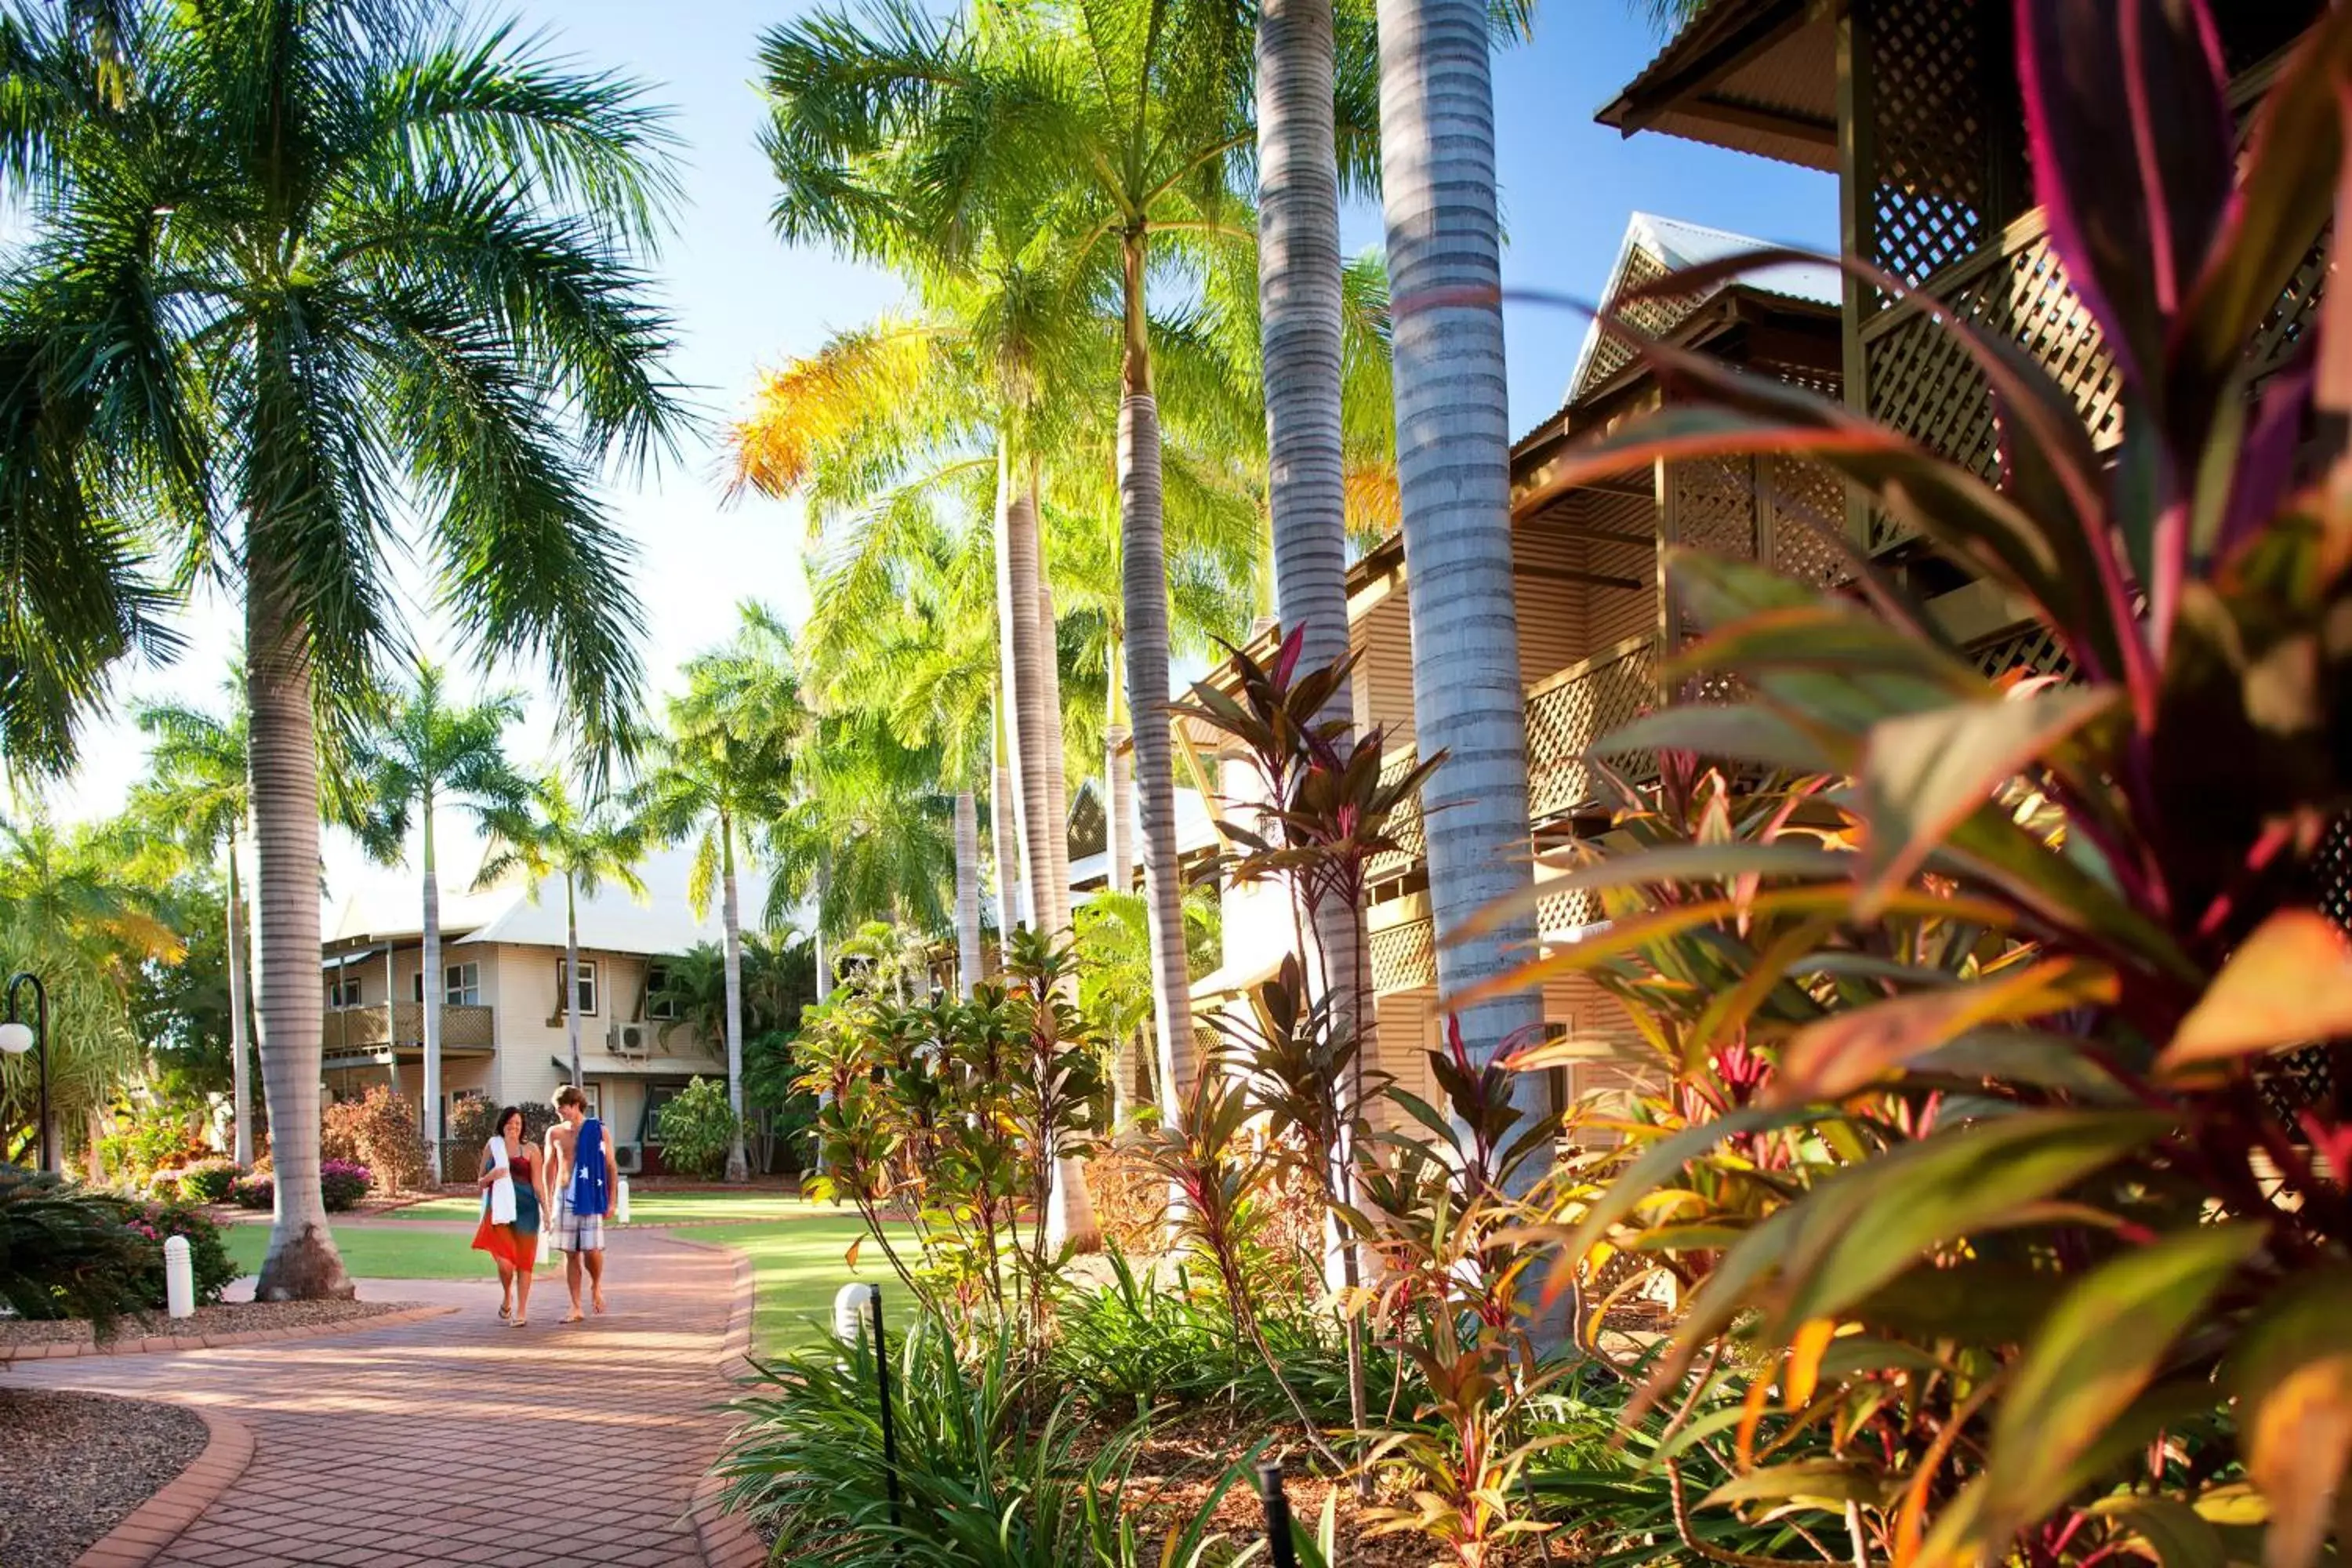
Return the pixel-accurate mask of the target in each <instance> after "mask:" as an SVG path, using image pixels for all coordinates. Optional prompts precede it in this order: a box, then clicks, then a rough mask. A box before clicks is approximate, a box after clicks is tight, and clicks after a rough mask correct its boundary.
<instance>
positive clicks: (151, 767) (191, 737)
mask: <svg viewBox="0 0 2352 1568" xmlns="http://www.w3.org/2000/svg"><path fill="white" fill-rule="evenodd" d="M134 716H135V717H136V719H137V720H138V723H139V727H140V729H142V730H143V731H146V732H147V734H148V735H149V736H150V737H151V738H152V744H151V745H150V746H149V748H148V752H147V766H148V773H149V776H148V778H147V780H146V782H145V783H143V784H141V785H139V786H138V787H137V788H136V789H134V790H133V791H132V792H131V810H132V812H133V813H134V814H136V815H137V816H140V817H141V818H142V819H143V820H144V821H146V822H147V823H148V824H150V825H151V827H152V830H153V831H154V832H156V833H158V834H162V835H164V836H168V837H171V838H172V839H173V840H174V841H175V842H177V843H178V844H179V845H180V846H181V847H183V848H184V850H186V852H187V853H188V855H189V856H190V857H191V858H194V859H196V860H198V861H210V860H212V859H213V858H215V857H220V858H225V859H226V861H227V864H228V908H227V910H226V920H227V933H228V1017H229V1026H228V1027H229V1060H230V1069H229V1095H230V1117H231V1123H232V1126H233V1128H234V1131H233V1132H232V1134H231V1137H230V1152H231V1157H232V1158H234V1159H235V1160H236V1163H238V1164H239V1165H250V1164H252V1163H253V1082H252V1070H253V1069H252V1046H251V1044H250V1042H249V1041H248V1040H247V1037H246V1018H245V1014H246V981H247V976H246V967H245V915H244V912H243V911H244V899H243V897H242V894H241V892H240V890H239V889H240V888H241V885H242V884H241V882H240V878H241V875H242V873H241V870H240V868H239V867H238V864H237V859H238V856H237V846H238V844H239V843H240V842H241V841H242V840H243V839H244V837H245V832H246V823H247V819H248V818H249V816H250V815H251V804H250V803H251V794H250V784H249V778H248V774H247V762H246V738H245V734H246V726H245V715H244V714H243V713H242V712H237V713H234V714H232V715H231V716H230V717H228V718H226V719H224V718H221V717H219V716H218V715H215V714H212V713H207V712H205V710H202V709H200V708H191V707H184V706H181V705H178V704H173V703H152V704H149V705H147V706H144V707H142V708H140V709H138V710H136V711H135V715H134Z"/></svg>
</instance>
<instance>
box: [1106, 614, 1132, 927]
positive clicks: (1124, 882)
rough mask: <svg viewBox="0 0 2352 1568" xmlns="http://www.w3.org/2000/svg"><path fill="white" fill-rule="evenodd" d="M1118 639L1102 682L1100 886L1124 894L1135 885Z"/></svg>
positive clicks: (1113, 638)
mask: <svg viewBox="0 0 2352 1568" xmlns="http://www.w3.org/2000/svg"><path fill="white" fill-rule="evenodd" d="M1118 651H1119V638H1118V634H1117V633H1116V632H1114V633H1113V634H1112V636H1111V639H1110V657H1109V658H1108V661H1107V662H1108V667H1109V668H1107V669H1106V670H1104V672H1103V673H1104V675H1105V677H1106V678H1107V679H1105V680H1104V682H1103V707H1104V709H1105V710H1106V711H1105V713H1104V716H1103V819H1104V821H1105V823H1106V824H1107V826H1106V827H1105V829H1104V833H1103V886H1104V887H1105V888H1108V889H1110V890H1111V891H1112V892H1114V893H1124V892H1127V891H1129V889H1131V888H1132V887H1133V886H1134V885H1135V849H1134V847H1133V845H1132V843H1131V840H1132V839H1133V837H1134V822H1135V799H1134V792H1135V773H1134V771H1133V768H1134V764H1133V759H1131V758H1130V757H1129V755H1128V752H1127V743H1128V728H1127V726H1126V725H1125V724H1124V723H1122V722H1121V721H1120V711H1119V706H1118V695H1119V693H1118V667H1119V657H1118Z"/></svg>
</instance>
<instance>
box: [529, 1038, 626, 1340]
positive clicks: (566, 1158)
mask: <svg viewBox="0 0 2352 1568" xmlns="http://www.w3.org/2000/svg"><path fill="white" fill-rule="evenodd" d="M555 1116H556V1121H555V1125H554V1126H552V1127H551V1128H549V1129H548V1130H547V1174H548V1185H549V1187H550V1188H551V1190H552V1191H553V1192H554V1193H555V1194H556V1199H555V1245H556V1247H558V1248H559V1249H560V1250H561V1251H562V1254H563V1279H564V1282H565V1283H566V1284H567V1285H569V1286H570V1287H571V1288H572V1315H571V1316H570V1317H567V1318H565V1319H564V1320H563V1321H565V1322H567V1323H576V1322H578V1321H580V1274H581V1270H582V1269H583V1268H585V1269H586V1270H587V1273H588V1288H589V1300H590V1301H591V1303H592V1304H593V1307H594V1308H595V1310H597V1311H598V1312H600V1313H601V1312H602V1311H604V1221H605V1220H606V1219H608V1218H610V1217H611V1216H612V1213H613V1203H614V1198H615V1196H616V1195H617V1194H618V1193H619V1191H620V1184H621V1173H620V1171H619V1169H618V1168H617V1167H616V1166H615V1164H614V1160H613V1141H612V1140H611V1139H610V1138H607V1137H606V1136H604V1122H603V1121H599V1120H598V1119H597V1118H595V1117H593V1116H591V1115H589V1114H588V1097H587V1096H586V1095H584V1094H583V1093H581V1092H580V1090H579V1089H577V1088H576V1087H574V1086H573V1085H572V1084H568V1083H567V1084H565V1085H564V1086H563V1087H562V1089H557V1090H556V1091H555Z"/></svg>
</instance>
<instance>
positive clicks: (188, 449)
mask: <svg viewBox="0 0 2352 1568" xmlns="http://www.w3.org/2000/svg"><path fill="white" fill-rule="evenodd" d="M116 10H117V11H118V12H119V13H120V21H121V27H120V28H119V29H117V28H109V29H104V30H102V31H103V32H104V33H105V35H106V40H111V41H105V40H100V41H94V39H96V38H97V33H96V32H94V31H93V30H91V29H86V28H79V27H76V26H67V25H63V24H60V23H58V21H57V20H56V19H55V18H54V16H52V14H51V12H50V9H49V7H47V6H46V5H38V4H34V3H32V0H18V3H17V4H15V5H12V6H11V7H10V11H9V15H10V16H11V18H12V21H13V23H14V25H15V28H16V33H15V41H16V45H17V46H18V47H20V48H21V49H22V50H23V51H25V53H24V54H23V55H22V56H21V57H20V58H22V59H23V60H25V61H27V62H29V64H30V66H31V67H35V68H28V69H26V71H25V72H24V73H22V78H21V79H24V80H26V81H37V82H38V83H39V84H41V89H40V90H42V91H44V92H45V93H46V94H47V101H46V102H44V103H43V104H41V105H40V106H39V107H40V110H41V112H39V113H35V114H16V113H12V114H10V115H9V116H8V117H7V119H6V128H5V132H0V135H5V147H0V166H5V167H6V168H9V169H11V170H12V171H17V172H20V174H21V176H22V177H21V178H20V179H19V180H17V181H16V183H15V185H14V186H13V187H12V189H11V191H10V193H9V194H10V195H12V196H15V197H16V198H18V199H19V200H21V201H22V202H23V204H24V205H25V206H26V209H27V210H28V214H29V218H30V229H31V237H30V239H29V241H28V242H27V244H26V246H25V247H23V249H22V259H21V262H20V264H19V265H18V266H17V267H16V268H14V270H13V274H12V276H11V277H10V278H9V279H7V280H6V285H5V290H4V291H5V294H6V295H7V296H8V297H9V298H10V299H11V300H13V302H14V305H15V309H16V312H17V315H18V320H19V321H20V323H22V324H23V325H24V326H25V327H26V330H28V331H31V332H32V333H33V335H34V336H35V337H36V338H37V341H39V342H42V343H43V344H45V345H50V350H49V356H48V358H47V361H46V363H47V365H48V366H49V367H50V369H51V370H52V372H53V374H54V376H55V379H56V381H57V382H58V385H59V386H60V388H61V389H62V390H63V392H64V393H65V394H66V395H71V396H82V397H91V398H94V399H95V402H94V405H93V407H94V409H95V410H96V412H95V413H94V414H93V415H92V416H91V417H90V418H89V420H88V421H87V423H86V426H85V427H84V430H83V435H84V437H85V439H84V440H83V442H82V443H81V444H80V445H79V447H77V448H76V454H77V455H79V456H80V457H81V459H82V463H83V464H86V465H94V464H98V463H100V462H104V463H107V464H110V465H112V467H113V470H114V471H116V472H119V473H121V474H126V475H138V474H145V475H154V476H159V477H161V478H162V479H164V480H165V481H166V482H163V483H161V484H158V485H156V486H154V487H152V493H151V496H150V500H149V505H150V507H151V509H153V510H160V511H162V512H163V513H164V518H163V521H166V522H167V523H168V524H169V525H170V527H171V528H172V529H173V531H174V533H175V536H176V538H177V539H178V540H179V541H180V542H181V545H182V549H181V557H182V559H181V561H180V563H179V567H180V569H181V570H183V571H186V572H189V573H197V572H207V573H213V574H217V575H218V576H219V577H221V578H222V579H224V580H230V581H235V582H237V583H239V584H242V586H243V592H244V597H245V612H246V653H245V667H246V679H247V709H248V712H249V715H250V726H251V731H250V734H251V751H252V774H253V816H254V837H255V845H256V848H257V852H258V854H257V858H258V869H259V875H258V879H257V882H258V886H257V892H258V895H259V915H260V920H259V928H260V940H259V949H260V953H259V956H260V977H259V986H258V989H259V992H260V1006H259V1009H258V1016H259V1021H260V1026H261V1045H262V1070H263V1078H264V1080H265V1089H266V1090H267V1092H268V1098H269V1112H270V1125H271V1129H272V1131H273V1134H274V1136H275V1139H276V1143H277V1154H278V1167H277V1193H278V1207H277V1216H276V1225H275V1226H274V1228H273V1230H272V1233H271V1239H270V1244H269V1250H268V1256H267V1257H266V1258H264V1260H263V1263H262V1268H261V1277H260V1280H259V1283H258V1286H257V1291H258V1294H259V1295H260V1296H262V1297H263V1298H265V1299H283V1298H289V1297H314V1296H324V1295H334V1294H344V1293H347V1292H348V1291H349V1289H350V1284H349V1281H348V1279H346V1277H345V1275H344V1273H343V1269H342V1267H341V1260H340V1258H338V1256H337V1254H336V1252H335V1248H334V1244H333V1241H332V1238H331V1235H330V1233H329V1230H328V1226H327V1220H326V1214H325V1209H324V1206H323V1205H322V1204H321V1202H320V1193H319V1184H318V1170H317V1163H318V1127H319V1061H320V1056H319V1052H320V1003H321V995H320V986H319V978H318V952H319V899H318V875H319V871H318V868H319V810H318V805H319V800H318V795H319V784H318V754H317V741H316V735H317V728H318V724H319V721H320V716H321V715H322V714H323V715H324V716H325V717H326V718H327V720H328V722H329V727H330V729H334V728H338V727H341V726H342V725H345V724H347V723H349V722H350V721H351V719H352V716H353V715H354V714H356V713H358V712H360V711H362V710H364V708H365V705H366V703H367V701H368V700H369V693H370V690H371V688H372V678H373V671H374V669H375V668H377V667H378V666H379V665H380V664H381V663H382V662H383V659H384V658H386V657H387V656H388V655H391V654H394V653H396V652H397V651H398V650H399V648H400V645H401V643H402V640H403V639H402V635H401V628H400V626H399V622H398V616H397V613H396V611H395V609H394V603H393V598H392V592H391V584H390V582H389V580H388V575H387V563H388V561H389V560H390V559H391V558H392V557H393V556H394V555H397V554H401V553H404V552H408V551H409V550H410V549H411V548H412V542H411V541H410V540H409V539H408V538H406V537H405V536H404V531H403V530H402V529H401V527H400V525H399V522H398V521H397V520H398V518H399V517H400V515H401V514H402V512H403V510H405V509H404V508H403V507H401V506H397V505H395V497H402V498H405V500H408V501H411V502H413V503H414V507H415V510H416V511H417V512H419V513H421V514H422V518H423V526H422V527H421V528H420V529H419V530H418V531H417V536H416V538H415V541H414V542H413V546H414V547H415V550H416V552H417V553H419V554H420V555H421V556H422V558H423V559H424V560H425V562H426V563H428V564H429V565H430V566H432V567H433V568H435V569H436V574H437V578H438V584H437V586H438V589H439V597H440V601H441V607H442V609H443V610H444V611H445V613H446V614H447V615H449V616H451V617H452V619H453V620H454V621H455V622H456V623H457V626H458V627H459V628H460V630H461V633H462V634H463V635H464V636H465V637H467V640H468V642H469V645H470V646H472V647H474V648H476V649H477V650H478V652H479V653H481V654H482V655H483V656H485V657H488V658H503V657H507V656H522V655H530V656H537V657H540V658H543V660H544V662H545V664H546V666H547V668H548V672H549V674H550V676H551V679H552V680H553V682H554V684H555V686H556V688H557V690H558V700H557V703H556V707H557V709H558V710H559V711H561V712H562V713H564V714H565V715H566V716H567V718H568V719H569V720H570V721H572V723H573V724H575V725H576V727H577V730H578V732H579V735H580V737H581V739H582V740H583V742H586V743H587V744H588V745H589V746H590V747H591V748H592V749H595V750H599V751H601V750H602V749H603V748H604V747H606V746H609V745H612V744H614V743H615V742H617V741H618V740H619V739H620V737H622V736H623V735H625V733H626V729H627V722H628V716H629V714H630V712H631V711H632V710H633V708H634V706H635V691H636V688H637V683H638V665H637V659H636V656H635V651H634V649H633V647H632V636H633V628H632V626H631V623H630V620H629V616H628V613H627V606H628V605H629V603H630V597H629V595H628V594H627V593H626V591H625V577H626V565H627V561H628V557H629V548H628V545H627V542H626V541H625V537H624V536H623V535H622V534H621V533H620V532H619V531H616V530H615V529H614V528H613V527H612V526H611V525H610V523H609V522H608V521H607V520H606V518H605V517H604V512H603V510H602V508H601V506H600V504H599V503H598V501H597V500H596V499H595V498H594V495H593V490H592V485H591V479H592V476H593V474H594V473H595V471H596V469H597V468H598V467H599V465H600V464H601V463H602V462H603V461H604V459H605V458H608V457H614V456H617V457H620V458H624V459H641V458H644V457H645V456H646V455H647V454H648V453H649V452H650V451H651V450H654V449H656V448H660V447H666V446H667V443H668V441H669V438H670V436H671V432H672V430H673V427H674V426H675V425H676V423H677V418H678V415H677V404H676V402H675V400H674V398H673V396H672V395H671V392H670V389H669V387H668V385H667V382H666V381H665V380H664V378H663V375H662V372H661V370H660V359H661V357H662V356H663V355H664V354H665V353H667V349H668V347H669V344H670V340H671V329H670V325H669V323H668V321H667V319H666V318H665V317H664V316H663V315H662V314H660V313H659V312H658V311H656V310H653V309H651V308H649V307H648V306H647V304H646V302H645V300H644V278H643V275H642V273H641V272H640V271H638V270H637V268H636V266H635V260H634V254H633V253H634V250H635V247H637V246H638V245H640V244H641V243H642V241H643V240H644V239H645V238H646V236H647V235H648V233H649V232H650V231H651V229H652V228H653V226H655V224H656V222H657V220H658V216H659V212H660V209H661V208H662V207H663V206H664V205H665V204H666V198H667V191H668V181H667V174H665V172H664V167H663V164H662V163H661V155H662V154H663V153H664V151H665V146H664V134H665V133H664V132H663V130H662V126H661V122H660V119H659V117H658V116H657V115H656V113H655V112H654V111H652V110H649V109H648V108H647V107H646V105H645V104H644V103H643V101H642V100H641V98H640V96H639V93H638V91H637V89H635V87H634V86H633V85H632V84H630V83H629V82H627V81H626V80H625V79H620V78H617V77H614V76H608V75H582V74H578V73H575V72H572V71H570V70H568V69H565V68H562V67H561V66H560V65H558V64H556V63H554V62H552V61H551V60H550V59H548V58H543V57H541V56H540V55H537V54H535V53H533V52H532V50H531V49H530V47H528V46H522V45H518V44H517V43H516V42H515V40H514V38H513V37H512V35H511V34H510V33H509V32H507V31H504V30H494V31H489V32H485V31H483V30H482V29H480V28H479V27H478V26H474V25H473V24H471V23H469V22H467V20H466V19H465V18H464V17H463V16H459V15H457V12H456V8H455V7H446V8H445V7H440V6H429V7H428V6H426V5H423V4H410V3H403V0H305V3H303V4H301V5H286V4H283V3H282V0H204V3H202V4H173V3H167V0H123V3H121V4H120V5H117V6H116ZM19 79H20V78H19V76H18V75H16V74H12V76H11V82H12V85H13V84H14V83H16V81H17V80H19ZM101 455H102V456H101ZM80 471H81V469H80V467H79V466H77V465H73V464H67V465H61V466H60V468H59V469H58V473H59V475H60V479H59V481H58V482H59V483H60V485H62V484H63V483H64V482H65V478H66V477H69V476H72V475H75V474H77V473H79V472H80Z"/></svg>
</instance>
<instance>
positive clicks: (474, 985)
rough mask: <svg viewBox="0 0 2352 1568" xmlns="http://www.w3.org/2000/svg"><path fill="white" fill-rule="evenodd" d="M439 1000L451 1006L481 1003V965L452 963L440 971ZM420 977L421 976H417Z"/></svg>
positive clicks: (478, 1004)
mask: <svg viewBox="0 0 2352 1568" xmlns="http://www.w3.org/2000/svg"><path fill="white" fill-rule="evenodd" d="M441 976H442V992H441V1000H442V1002H443V1004H444V1005H447V1006H451V1007H478V1006H480V1005H482V966H481V965H480V964H478V963H453V964H450V965H449V966H448V967H447V968H446V969H444V970H443V971H442V972H441ZM418 978H419V979H422V978H423V976H421V975H420V976H418Z"/></svg>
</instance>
